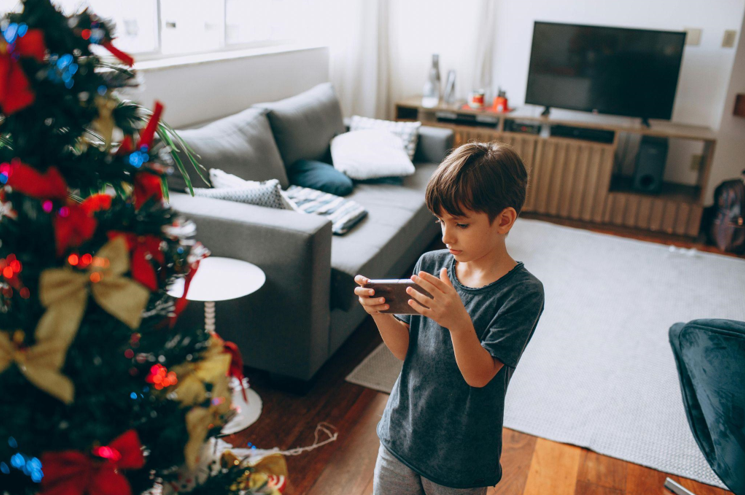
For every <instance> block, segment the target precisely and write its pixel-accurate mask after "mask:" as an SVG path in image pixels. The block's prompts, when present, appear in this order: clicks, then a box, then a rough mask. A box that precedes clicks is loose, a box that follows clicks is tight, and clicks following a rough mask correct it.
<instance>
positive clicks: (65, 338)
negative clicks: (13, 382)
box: [0, 320, 77, 404]
mask: <svg viewBox="0 0 745 495" xmlns="http://www.w3.org/2000/svg"><path fill="white" fill-rule="evenodd" d="M76 333H77V327H75V328H73V327H71V326H70V325H61V326H60V327H59V328H55V327H53V326H50V325H42V323H41V320H40V322H39V325H38V326H37V327H36V344H35V345H33V346H30V347H25V348H24V347H22V346H21V344H22V342H23V338H24V337H23V332H22V331H21V330H16V331H15V332H14V334H13V339H12V340H11V339H10V338H9V337H8V333H7V332H3V331H0V374H1V373H3V372H4V371H5V370H7V369H8V368H9V367H10V365H11V364H13V363H15V364H16V366H17V367H18V369H19V371H20V372H21V374H22V375H23V376H25V377H26V379H27V380H28V381H30V382H31V383H33V384H34V385H36V387H37V388H39V389H40V390H43V391H44V392H46V393H48V394H49V395H51V396H53V397H56V398H57V399H59V400H61V401H62V402H64V403H65V404H70V403H72V400H73V397H74V395H75V386H74V385H73V383H72V380H70V379H69V378H67V377H66V376H65V375H63V374H62V373H60V370H61V369H62V366H63V365H64V364H65V356H66V355H67V348H68V347H70V343H71V342H72V340H73V338H75V334H76Z"/></svg>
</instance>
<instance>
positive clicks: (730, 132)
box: [708, 19, 745, 199]
mask: <svg viewBox="0 0 745 495" xmlns="http://www.w3.org/2000/svg"><path fill="white" fill-rule="evenodd" d="M743 29H745V19H743V23H742V26H741V27H740V31H741V32H742V30H743ZM738 93H745V36H740V42H739V43H738V45H737V54H736V56H735V63H734V65H733V67H732V77H731V78H730V81H729V87H728V89H727V95H726V97H725V100H724V111H723V112H722V120H721V122H720V124H719V132H718V133H717V147H716V151H715V152H714V165H713V167H712V171H711V176H710V177H709V188H708V189H709V191H710V192H711V191H713V190H714V188H715V187H716V186H717V185H719V183H720V182H722V181H724V180H728V179H734V178H736V177H739V176H740V172H741V171H742V170H743V169H745V117H737V116H735V115H733V114H732V112H733V110H734V108H735V97H736V95H737V94H738ZM709 199H711V195H710V196H709Z"/></svg>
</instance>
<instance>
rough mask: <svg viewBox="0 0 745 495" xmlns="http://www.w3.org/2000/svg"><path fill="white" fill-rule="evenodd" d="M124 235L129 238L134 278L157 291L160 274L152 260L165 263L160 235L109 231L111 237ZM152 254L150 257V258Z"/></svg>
mask: <svg viewBox="0 0 745 495" xmlns="http://www.w3.org/2000/svg"><path fill="white" fill-rule="evenodd" d="M118 235H123V236H124V238H125V239H126V240H127V247H128V248H129V252H130V253H132V258H131V259H132V262H131V269H132V278H133V279H135V280H137V281H138V282H139V283H141V284H142V285H144V286H145V287H147V288H148V289H150V290H151V291H153V292H155V291H157V290H158V276H157V273H156V272H155V268H154V267H153V265H152V263H151V261H150V260H155V261H157V262H158V263H159V264H160V265H163V264H164V263H165V256H164V255H163V251H161V250H160V237H158V236H154V235H140V236H138V235H137V234H134V233H131V232H117V231H112V232H109V239H112V238H114V237H116V236H118ZM148 256H150V259H148Z"/></svg>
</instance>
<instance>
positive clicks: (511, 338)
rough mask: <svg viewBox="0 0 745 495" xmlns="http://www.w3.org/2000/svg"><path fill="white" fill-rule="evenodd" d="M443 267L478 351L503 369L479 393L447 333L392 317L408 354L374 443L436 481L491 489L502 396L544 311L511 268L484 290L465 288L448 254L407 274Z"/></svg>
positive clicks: (428, 323)
mask: <svg viewBox="0 0 745 495" xmlns="http://www.w3.org/2000/svg"><path fill="white" fill-rule="evenodd" d="M443 267H447V269H448V274H449V275H450V281H451V282H452V284H453V286H454V287H455V289H456V290H457V291H458V295H459V296H460V298H461V301H463V305H464V306H465V307H466V310H467V311H468V314H469V315H470V316H471V320H472V321H473V326H474V328H475V329H476V335H477V336H478V337H479V340H480V341H481V346H482V347H483V348H484V349H486V350H487V351H489V353H490V354H491V355H492V356H493V357H495V358H497V359H499V360H500V361H501V362H502V363H504V366H503V367H502V368H501V369H500V370H499V372H498V373H497V374H496V376H495V377H494V378H493V379H492V380H491V381H490V382H489V383H488V384H487V385H486V386H485V387H482V388H475V387H471V386H469V385H468V384H467V383H466V381H465V379H464V378H463V375H462V374H461V371H460V368H458V364H457V363H456V361H455V353H454V350H453V342H452V339H451V337H450V332H449V331H448V330H447V329H445V328H443V327H441V326H440V325H438V324H437V323H435V322H434V321H433V320H431V319H429V318H425V317H423V316H421V315H396V318H398V319H399V320H401V321H404V322H406V323H408V324H409V349H408V351H407V353H406V358H405V359H404V363H403V368H402V370H401V374H400V375H399V377H398V380H396V384H395V385H394V386H393V390H392V391H391V396H390V397H389V398H388V404H387V405H386V407H385V411H384V412H383V417H382V419H381V420H380V423H378V428H377V431H378V437H379V438H380V442H381V444H382V445H383V446H384V447H385V448H387V449H388V450H389V451H390V452H391V453H392V454H393V455H394V456H395V457H396V458H398V460H400V461H401V462H402V463H404V464H405V465H407V466H408V467H409V468H411V469H412V470H413V471H415V472H416V473H418V474H419V475H420V476H423V477H425V478H427V479H429V480H431V481H434V482H435V483H438V484H440V485H444V486H448V487H452V488H475V487H483V486H494V485H496V484H497V483H498V482H499V480H500V479H501V478H502V467H501V466H500V464H499V458H500V455H501V453H502V419H503V416H504V396H505V393H506V392H507V385H508V384H509V382H510V378H511V377H512V373H513V372H514V371H515V367H516V366H517V363H518V361H519V360H520V356H521V355H522V353H523V351H524V350H525V346H526V345H527V344H528V342H529V341H530V338H531V337H532V335H533V331H534V330H535V327H536V325H537V324H538V319H539V318H540V316H541V313H542V312H543V301H544V296H543V284H541V282H540V280H538V279H537V278H536V277H535V276H533V275H532V274H531V273H530V272H529V271H528V270H526V269H525V266H524V265H523V264H522V263H518V264H517V266H515V268H513V269H512V270H511V271H510V272H509V273H507V274H506V275H504V276H503V277H501V278H500V279H498V280H496V281H495V282H493V283H491V284H489V285H486V286H484V287H480V288H478V289H474V288H470V287H466V286H464V285H462V284H461V283H460V282H459V281H458V279H457V277H456V275H455V259H454V258H453V256H452V255H451V254H450V253H449V252H448V251H447V250H440V251H432V252H429V253H425V254H424V255H422V257H421V258H419V261H418V262H417V264H416V267H415V268H414V273H418V272H419V271H420V270H423V271H425V272H427V273H431V274H433V275H435V276H439V274H440V270H441V269H442V268H443Z"/></svg>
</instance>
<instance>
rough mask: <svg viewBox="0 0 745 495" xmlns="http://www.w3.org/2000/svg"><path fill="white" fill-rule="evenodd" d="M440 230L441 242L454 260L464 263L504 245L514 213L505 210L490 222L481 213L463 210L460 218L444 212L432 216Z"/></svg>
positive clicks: (509, 209) (511, 209)
mask: <svg viewBox="0 0 745 495" xmlns="http://www.w3.org/2000/svg"><path fill="white" fill-rule="evenodd" d="M436 217H437V222H438V223H439V224H440V227H441V228H442V242H443V243H444V244H445V246H447V248H448V249H449V250H450V254H452V255H453V256H454V257H455V259H456V261H459V262H461V263H468V262H469V261H474V260H478V259H480V258H482V257H484V256H485V255H488V254H490V253H492V252H493V251H494V250H495V249H496V248H498V247H499V246H500V245H503V243H504V236H505V235H507V233H508V232H509V231H510V228H512V225H513V224H514V222H515V218H516V217H517V213H516V212H515V210H514V208H505V209H504V210H503V211H502V212H501V213H500V214H499V215H497V217H496V218H495V219H494V221H493V222H491V223H490V222H489V215H487V214H486V213H483V212H477V211H470V210H464V216H458V217H456V216H452V215H450V214H449V213H447V212H446V211H441V212H440V215H436Z"/></svg>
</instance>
